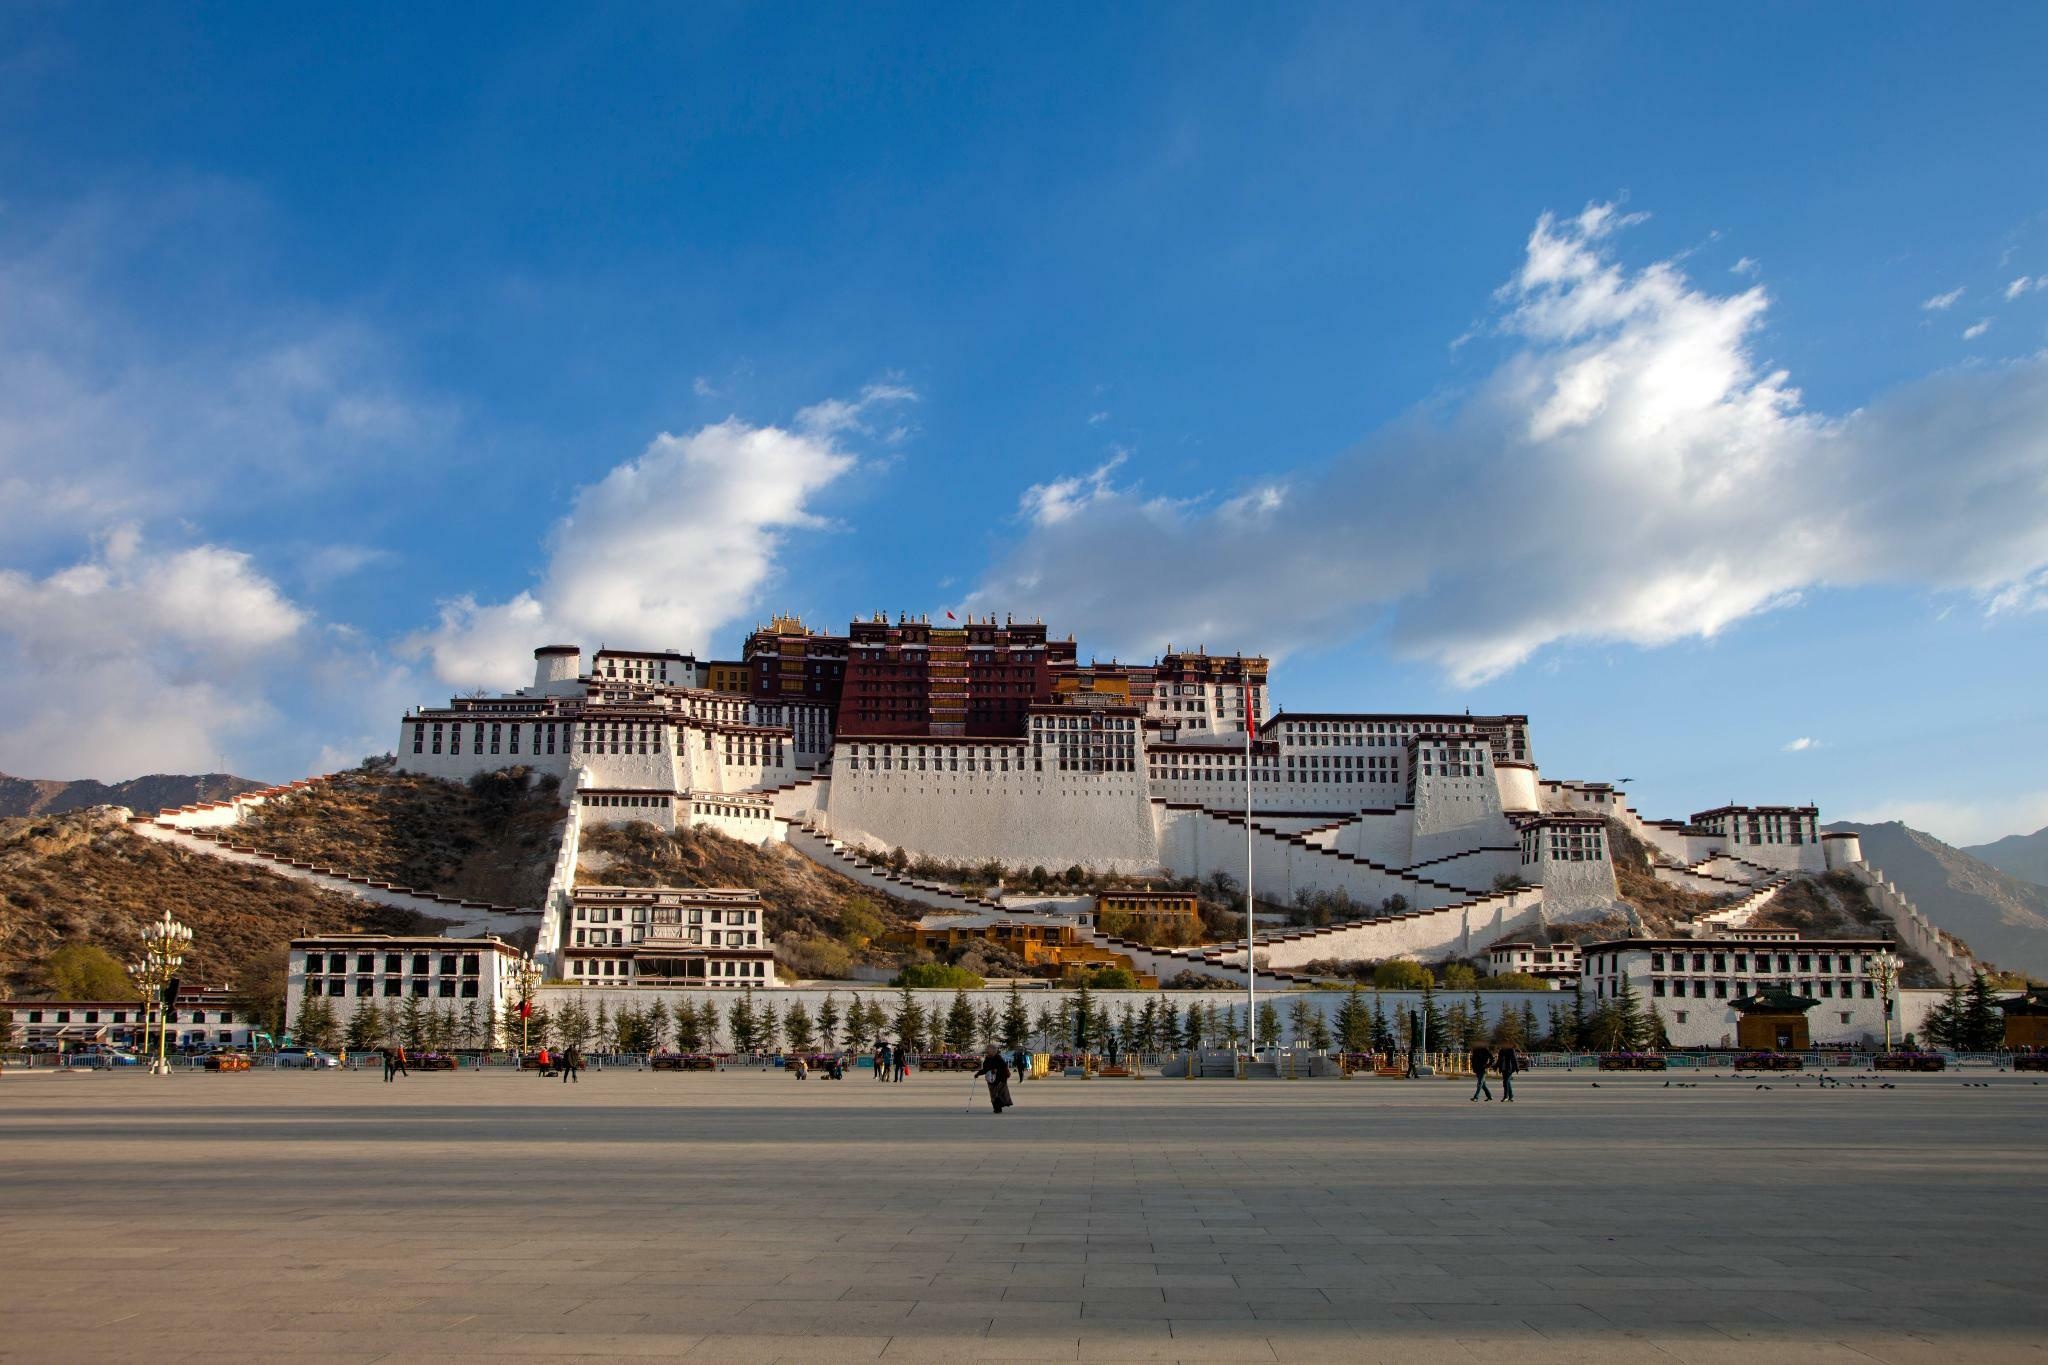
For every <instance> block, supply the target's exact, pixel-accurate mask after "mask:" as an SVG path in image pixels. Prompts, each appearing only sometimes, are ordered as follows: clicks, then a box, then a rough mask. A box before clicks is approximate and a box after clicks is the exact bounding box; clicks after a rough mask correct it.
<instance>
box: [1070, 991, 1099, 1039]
mask: <svg viewBox="0 0 2048 1365" xmlns="http://www.w3.org/2000/svg"><path fill="white" fill-rule="evenodd" d="M1067 1030H1068V1032H1067V1041H1068V1042H1069V1043H1071V1044H1072V1045H1073V1048H1074V1051H1076V1052H1086V1051H1087V1050H1088V1048H1089V1046H1090V1045H1091V1044H1092V1043H1094V1041H1095V997H1094V996H1093V995H1091V994H1090V993H1089V991H1088V981H1087V978H1086V977H1083V978H1082V980H1081V986H1080V989H1079V991H1078V992H1077V993H1076V994H1075V995H1074V996H1072V997H1071V998H1070V999H1069V1000H1068V1001H1067Z"/></svg>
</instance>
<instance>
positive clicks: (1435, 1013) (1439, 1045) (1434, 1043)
mask: <svg viewBox="0 0 2048 1365" xmlns="http://www.w3.org/2000/svg"><path fill="white" fill-rule="evenodd" d="M1448 1022H1449V1021H1448V1020H1446V1019H1445V1018H1444V1012H1443V1010H1441V1009H1440V1008H1438V1006H1437V1003H1436V988H1435V987H1434V986H1430V985H1425V986H1423V988H1422V1024H1423V1030H1422V1031H1423V1037H1422V1038H1421V1039H1420V1040H1419V1041H1418V1043H1417V1046H1418V1047H1420V1048H1422V1049H1423V1050H1424V1051H1425V1052H1442V1051H1443V1050H1444V1049H1445V1048H1446V1047H1447V1046H1448V1044H1447V1043H1446V1042H1445V1041H1444V1035H1445V1034H1446V1032H1448Z"/></svg>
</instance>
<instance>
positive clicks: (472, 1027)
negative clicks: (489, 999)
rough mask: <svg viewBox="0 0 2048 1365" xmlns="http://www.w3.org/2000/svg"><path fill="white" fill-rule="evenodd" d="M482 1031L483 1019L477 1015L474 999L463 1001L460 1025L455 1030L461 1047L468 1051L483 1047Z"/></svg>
mask: <svg viewBox="0 0 2048 1365" xmlns="http://www.w3.org/2000/svg"><path fill="white" fill-rule="evenodd" d="M483 1031H484V1023H483V1018H482V1016H481V1015H480V1014H479V1013H478V1010H477V1002H476V1000H475V998H474V997H472V998H471V999H468V1000H465V1001H463V1002H462V1023H461V1025H460V1027H459V1028H458V1029H457V1030H456V1033H457V1036H458V1037H459V1038H460V1039H461V1042H462V1046H463V1047H465V1048H470V1049H475V1048H478V1047H481V1046H483Z"/></svg>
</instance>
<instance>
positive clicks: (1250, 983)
mask: <svg viewBox="0 0 2048 1365" xmlns="http://www.w3.org/2000/svg"><path fill="white" fill-rule="evenodd" d="M1252 718H1253V707H1252V683H1251V674H1250V672H1249V671H1247V672H1246V674H1245V683H1244V1036H1245V1038H1246V1040H1247V1042H1246V1046H1247V1048H1248V1049H1249V1056H1247V1058H1246V1059H1245V1068H1244V1074H1245V1075H1246V1076H1247V1077H1249V1076H1250V1075H1251V1074H1252V1068H1251V1062H1252V1060H1253V1059H1254V1058H1256V1057H1257V1056H1258V1055H1259V984H1258V983H1259V963H1258V959H1257V957H1255V956H1254V944H1255V942H1256V940H1255V938H1254V937H1253V919H1252V903H1253V902H1252V725H1253V719H1252Z"/></svg>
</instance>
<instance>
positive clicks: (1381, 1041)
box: [1372, 991, 1401, 1055]
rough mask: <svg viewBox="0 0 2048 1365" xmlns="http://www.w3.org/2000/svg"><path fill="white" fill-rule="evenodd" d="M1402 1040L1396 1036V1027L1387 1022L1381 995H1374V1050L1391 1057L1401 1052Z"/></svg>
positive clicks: (1376, 993) (1375, 992) (1376, 992)
mask: <svg viewBox="0 0 2048 1365" xmlns="http://www.w3.org/2000/svg"><path fill="white" fill-rule="evenodd" d="M1400 1044H1401V1040H1400V1039H1399V1038H1397V1037H1395V1036H1394V1026H1393V1025H1392V1024H1390V1023H1389V1022H1387V1011H1386V1008H1385V1004H1384V1002H1383V1001H1382V1000H1381V999H1380V993H1379V992H1378V991H1374V992H1373V993H1372V1050H1373V1051H1374V1052H1383V1053H1387V1054H1389V1055H1391V1054H1393V1053H1395V1052H1398V1051H1400Z"/></svg>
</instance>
